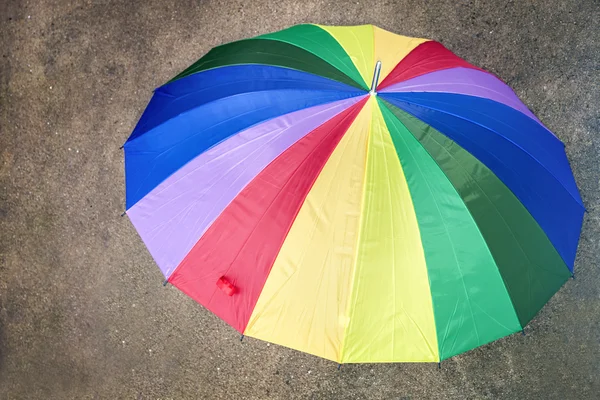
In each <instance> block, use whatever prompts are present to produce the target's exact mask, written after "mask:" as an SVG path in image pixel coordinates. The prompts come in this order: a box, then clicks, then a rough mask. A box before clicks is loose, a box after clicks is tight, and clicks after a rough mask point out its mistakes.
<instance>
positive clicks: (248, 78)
mask: <svg viewBox="0 0 600 400" xmlns="http://www.w3.org/2000/svg"><path fill="white" fill-rule="evenodd" d="M274 89H279V90H281V89H299V90H305V89H308V90H331V91H338V92H343V93H357V92H358V91H359V90H358V89H357V88H355V87H352V86H348V85H346V84H344V83H340V82H337V81H334V80H331V79H327V78H323V77H321V76H318V75H313V74H309V73H306V72H302V71H296V70H293V69H288V68H282V67H273V66H267V65H233V66H227V67H221V68H217V69H211V70H207V71H203V72H199V73H196V74H192V75H189V76H187V77H185V78H182V79H178V80H176V81H173V82H170V83H168V84H166V85H164V86H162V87H160V88H158V89H157V90H156V91H155V92H154V96H153V97H152V99H151V100H150V103H149V104H148V106H147V107H146V110H145V111H144V114H143V115H142V116H141V118H140V120H139V121H138V123H137V125H136V127H135V129H134V130H133V132H132V134H131V136H130V137H129V139H128V141H131V140H133V139H135V138H136V137H138V136H140V135H142V134H144V133H145V132H147V131H149V130H151V129H152V128H154V127H156V126H157V125H160V124H162V123H163V122H165V121H167V120H168V119H170V118H173V117H175V116H177V115H178V114H181V113H182V112H186V111H189V110H191V109H193V108H196V107H199V106H201V105H202V104H206V103H208V102H211V101H215V100H218V99H222V98H224V97H229V96H234V95H236V94H240V93H249V92H257V91H262V90H274Z"/></svg>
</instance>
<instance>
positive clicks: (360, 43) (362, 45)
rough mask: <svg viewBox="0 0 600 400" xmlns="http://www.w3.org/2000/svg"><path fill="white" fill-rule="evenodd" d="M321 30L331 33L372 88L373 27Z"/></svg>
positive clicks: (327, 27) (361, 26)
mask: <svg viewBox="0 0 600 400" xmlns="http://www.w3.org/2000/svg"><path fill="white" fill-rule="evenodd" d="M318 26H319V27H320V28H321V29H324V30H326V31H327V32H329V34H330V35H331V36H333V37H334V39H335V40H337V41H338V43H339V44H340V45H341V46H342V47H343V48H344V50H345V51H346V53H348V56H350V59H351V60H352V62H353V63H354V65H356V69H358V72H360V75H361V76H362V77H363V79H364V80H365V83H366V84H367V86H371V81H372V80H373V72H374V69H375V61H374V58H373V25H359V26H323V25H318Z"/></svg>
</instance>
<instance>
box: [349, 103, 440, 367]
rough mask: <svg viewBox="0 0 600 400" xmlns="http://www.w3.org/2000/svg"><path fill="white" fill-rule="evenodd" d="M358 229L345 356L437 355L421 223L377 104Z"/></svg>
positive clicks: (374, 358) (386, 358)
mask: <svg viewBox="0 0 600 400" xmlns="http://www.w3.org/2000/svg"><path fill="white" fill-rule="evenodd" d="M359 235H360V238H359V245H358V249H357V251H358V253H357V258H356V262H357V265H356V269H355V277H354V278H353V289H352V295H351V299H352V300H351V306H350V321H349V325H348V328H347V331H346V334H345V338H344V345H343V351H342V362H344V363H352V362H396V361H409V362H410V361H428V362H432V361H438V360H439V354H438V346H437V337H436V330H435V323H434V318H433V307H432V303H431V293H430V290H429V281H428V277H427V269H426V265H425V255H424V252H423V247H422V245H421V239H420V234H419V226H418V224H417V218H416V215H415V212H414V209H413V204H412V200H411V196H410V193H409V189H408V185H407V183H406V180H405V177H404V173H403V171H402V167H401V165H400V161H399V160H398V156H397V155H396V150H395V148H394V144H393V142H392V138H391V136H390V134H389V132H388V130H387V127H386V125H385V122H384V120H383V117H382V115H381V111H380V110H379V106H377V105H374V106H373V119H372V125H371V134H370V138H369V145H368V153H367V171H366V181H365V188H364V199H363V211H362V220H361V229H360V234H359Z"/></svg>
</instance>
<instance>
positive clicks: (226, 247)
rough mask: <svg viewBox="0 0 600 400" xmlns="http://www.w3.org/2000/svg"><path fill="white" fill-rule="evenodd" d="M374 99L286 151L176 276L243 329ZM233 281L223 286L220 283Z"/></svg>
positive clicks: (179, 283)
mask: <svg viewBox="0 0 600 400" xmlns="http://www.w3.org/2000/svg"><path fill="white" fill-rule="evenodd" d="M366 100H367V99H365V100H363V101H361V102H359V103H357V104H355V105H353V106H352V107H350V108H348V109H347V110H345V111H343V112H341V113H340V114H338V115H336V116H335V117H334V118H332V119H331V120H329V121H327V122H326V123H324V124H323V125H321V126H319V127H318V128H317V129H315V130H313V131H312V132H310V133H309V134H308V135H306V136H304V137H303V138H302V139H301V140H299V141H298V142H297V143H295V144H294V145H293V146H292V147H290V148H289V149H288V150H286V151H285V152H283V153H282V154H281V155H280V156H279V157H278V158H276V159H275V160H274V161H273V162H272V163H271V164H269V165H268V166H267V167H266V168H265V169H264V170H263V171H261V173H260V174H258V175H257V176H256V178H254V180H252V181H251V182H250V183H249V184H248V186H246V187H245V188H244V190H243V191H242V192H241V193H240V194H239V195H238V196H237V197H236V198H235V199H234V200H233V201H232V202H231V204H230V205H229V206H228V207H227V208H226V209H225V210H224V211H223V213H222V214H221V215H220V216H219V218H217V220H215V222H214V223H213V224H212V225H211V227H210V228H209V229H208V230H207V231H206V233H205V234H204V236H202V238H201V239H200V240H199V241H198V242H197V243H196V245H195V246H194V248H193V249H192V250H191V251H190V252H189V253H188V255H187V256H186V257H185V259H184V260H183V261H182V262H181V264H179V266H178V267H177V269H176V270H175V272H173V274H172V275H171V277H170V278H169V281H170V282H171V283H172V284H173V285H175V286H176V287H178V288H179V289H180V290H181V291H183V292H184V293H186V294H187V295H188V296H190V297H191V298H193V299H194V300H196V301H197V302H199V303H200V304H202V305H204V306H205V307H206V308H208V309H209V310H211V311H212V312H213V313H215V314H216V315H217V316H219V317H220V318H222V319H223V320H224V321H225V322H227V323H228V324H230V325H231V326H233V327H234V328H235V329H237V330H238V331H240V332H243V331H244V329H245V328H246V324H247V323H248V320H249V319H250V316H251V314H252V310H253V309H254V306H255V304H256V301H257V300H258V296H259V295H260V292H261V291H262V288H263V286H264V283H265V281H266V279H267V276H268V275H269V272H270V270H271V267H272V265H273V263H274V262H275V258H276V257H277V254H278V253H279V249H280V248H281V245H282V244H283V241H284V239H285V237H286V235H287V233H288V231H289V229H290V227H291V226H292V223H293V221H294V219H295V218H296V215H297V214H298V212H299V210H300V207H301V206H302V203H303V202H304V199H305V198H306V195H307V194H308V192H309V191H310V189H311V187H312V185H313V184H314V182H315V180H316V179H317V176H318V175H319V174H320V172H321V170H322V168H323V166H324V165H325V163H326V162H327V160H328V159H329V157H330V155H331V153H332V152H333V150H334V149H335V147H336V146H337V144H338V143H339V141H340V140H341V138H342V137H343V135H344V133H345V132H346V131H347V130H348V128H349V127H350V125H351V124H352V122H353V121H354V119H355V118H356V116H357V115H358V113H359V111H360V110H361V108H362V106H363V105H364V103H365V102H366ZM219 281H220V282H221V286H223V283H222V282H228V283H229V284H230V285H231V287H233V288H235V290H233V289H232V291H233V294H232V295H229V294H228V292H229V290H225V291H224V290H221V289H220V288H219V287H218V286H217V282H219Z"/></svg>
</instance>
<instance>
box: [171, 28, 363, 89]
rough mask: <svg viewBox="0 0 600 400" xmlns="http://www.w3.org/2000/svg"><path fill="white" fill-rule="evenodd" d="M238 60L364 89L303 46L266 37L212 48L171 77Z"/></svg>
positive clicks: (178, 77)
mask: <svg viewBox="0 0 600 400" xmlns="http://www.w3.org/2000/svg"><path fill="white" fill-rule="evenodd" d="M239 64H265V65H276V66H280V67H286V68H291V69H296V70H299V71H304V72H309V73H312V74H316V75H321V76H324V77H326V78H330V79H333V80H336V81H338V82H342V83H346V84H348V85H351V86H354V87H357V88H359V89H364V88H363V87H361V86H360V85H359V84H358V83H356V82H355V81H354V80H352V79H351V78H350V77H349V76H347V75H345V74H343V73H342V72H340V71H339V70H338V69H336V68H335V67H334V66H332V65H331V64H329V63H327V62H326V61H324V60H322V59H321V58H319V57H317V56H315V55H314V54H312V53H309V52H308V51H306V50H303V49H301V48H300V47H296V46H294V45H291V44H289V43H284V42H281V41H277V40H268V39H247V40H240V41H239V42H232V43H228V44H224V45H222V46H218V47H215V48H213V49H212V50H211V51H209V52H208V53H206V55H205V56H204V57H202V58H201V59H199V60H198V61H196V62H195V63H194V64H193V65H191V66H190V67H188V68H187V69H186V70H185V71H183V72H182V73H180V74H179V75H177V76H176V77H175V78H173V79H172V80H171V81H174V80H176V79H180V78H183V77H185V76H188V75H191V74H193V73H196V72H200V71H205V70H207V69H212V68H218V67H223V66H226V65H239Z"/></svg>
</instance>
